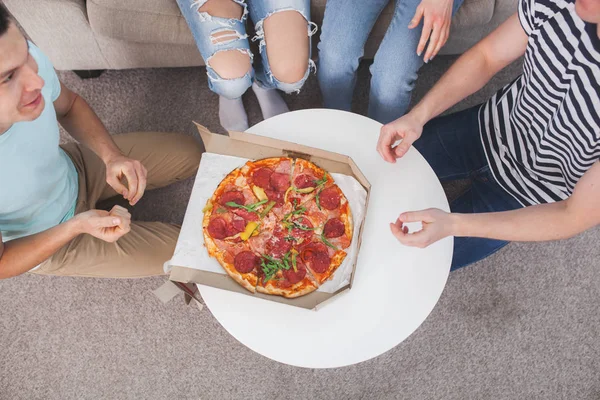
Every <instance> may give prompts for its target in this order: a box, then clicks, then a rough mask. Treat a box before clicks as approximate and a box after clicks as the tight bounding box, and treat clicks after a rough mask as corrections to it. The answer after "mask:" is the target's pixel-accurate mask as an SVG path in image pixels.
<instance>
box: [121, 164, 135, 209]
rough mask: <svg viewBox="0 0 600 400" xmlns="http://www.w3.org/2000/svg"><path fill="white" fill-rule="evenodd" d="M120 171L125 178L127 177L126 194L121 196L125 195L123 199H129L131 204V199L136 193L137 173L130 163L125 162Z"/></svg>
mask: <svg viewBox="0 0 600 400" xmlns="http://www.w3.org/2000/svg"><path fill="white" fill-rule="evenodd" d="M121 173H122V174H123V175H124V176H125V179H127V187H128V193H127V196H123V197H125V199H127V200H129V203H130V204H131V200H132V199H133V198H134V197H135V196H136V195H137V192H138V182H139V178H138V175H137V171H136V169H135V167H134V166H133V165H132V164H131V163H127V164H125V165H123V167H122V169H121Z"/></svg>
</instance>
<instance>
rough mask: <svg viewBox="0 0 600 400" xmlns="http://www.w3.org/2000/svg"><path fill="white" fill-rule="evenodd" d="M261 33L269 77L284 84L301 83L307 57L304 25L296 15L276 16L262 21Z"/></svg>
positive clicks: (282, 14)
mask: <svg viewBox="0 0 600 400" xmlns="http://www.w3.org/2000/svg"><path fill="white" fill-rule="evenodd" d="M258 25H259V26H260V24H258ZM263 29H264V41H265V47H266V52H267V59H268V62H269V67H270V70H271V74H272V75H273V77H274V78H275V79H277V80H278V81H279V82H283V83H287V84H291V83H298V82H301V81H302V80H303V79H304V77H305V76H306V72H307V70H308V63H309V61H308V60H309V57H310V48H309V47H310V46H309V44H310V40H309V34H308V22H307V21H306V19H305V18H304V16H303V15H302V14H301V13H300V12H297V11H282V12H278V13H275V14H272V15H271V16H269V17H267V18H266V19H265V20H264V22H263ZM260 30H261V28H260V27H259V28H258V31H260Z"/></svg>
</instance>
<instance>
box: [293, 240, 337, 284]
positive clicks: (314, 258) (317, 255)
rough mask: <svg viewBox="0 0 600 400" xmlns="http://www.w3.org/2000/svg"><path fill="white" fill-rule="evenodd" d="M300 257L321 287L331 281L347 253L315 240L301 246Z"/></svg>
mask: <svg viewBox="0 0 600 400" xmlns="http://www.w3.org/2000/svg"><path fill="white" fill-rule="evenodd" d="M298 255H299V257H300V260H302V262H303V263H304V264H305V265H306V267H307V269H308V270H309V271H310V273H311V274H312V275H313V276H314V277H315V279H316V280H317V282H318V283H319V285H321V284H323V282H325V281H326V280H328V279H330V278H331V276H332V275H333V273H334V272H335V271H336V270H337V269H338V267H339V266H340V265H342V262H343V261H344V259H345V258H346V252H345V251H343V250H340V249H334V248H332V247H329V246H327V245H326V244H325V243H323V242H322V241H320V240H318V239H317V238H314V239H313V241H312V242H307V243H304V244H302V245H301V246H299V248H298Z"/></svg>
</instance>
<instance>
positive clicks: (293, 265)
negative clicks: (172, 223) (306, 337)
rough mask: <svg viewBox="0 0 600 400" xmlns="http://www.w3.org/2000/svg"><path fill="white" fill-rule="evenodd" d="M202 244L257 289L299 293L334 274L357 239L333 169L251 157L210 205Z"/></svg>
mask: <svg viewBox="0 0 600 400" xmlns="http://www.w3.org/2000/svg"><path fill="white" fill-rule="evenodd" d="M202 228H203V233H204V242H205V245H206V248H207V250H208V254H209V255H210V256H211V257H214V258H215V259H217V261H218V262H219V263H220V264H221V266H222V267H223V268H224V269H225V271H226V272H227V274H229V276H230V277H231V278H233V279H234V280H235V281H236V282H237V283H239V284H240V285H241V286H243V287H244V288H246V289H247V290H249V291H250V292H252V293H255V292H259V293H265V294H270V295H278V296H283V297H287V298H295V297H299V296H303V295H305V294H308V293H311V292H313V291H315V290H317V288H319V286H320V285H322V284H323V283H324V282H326V281H327V280H329V279H331V278H332V277H333V274H334V273H335V271H336V270H337V269H338V268H339V266H340V265H341V264H342V262H343V261H344V259H345V257H346V251H345V250H346V249H347V248H348V247H350V244H351V242H352V233H353V222H352V212H351V210H350V205H349V204H348V200H347V198H346V196H344V193H343V192H342V190H341V189H340V188H339V187H338V186H337V185H336V183H335V181H334V179H333V178H332V177H331V175H330V174H329V173H327V172H326V171H325V170H323V169H322V168H319V167H318V166H317V165H315V164H314V163H312V162H309V161H306V160H304V159H301V158H289V157H276V158H266V159H262V160H256V161H248V162H247V163H246V164H245V165H244V166H242V167H241V168H237V169H235V170H233V171H231V172H230V173H229V174H228V175H227V176H226V177H225V178H224V179H223V180H222V181H221V183H220V184H219V186H218V187H217V189H216V190H215V192H214V193H213V195H212V197H211V198H210V199H209V200H208V201H207V203H206V206H205V208H204V218H203V221H202Z"/></svg>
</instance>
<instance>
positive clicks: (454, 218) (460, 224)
mask: <svg viewBox="0 0 600 400" xmlns="http://www.w3.org/2000/svg"><path fill="white" fill-rule="evenodd" d="M448 218H449V221H450V232H449V234H448V236H466V235H465V232H464V226H465V225H464V222H465V221H464V214H457V213H449V214H448Z"/></svg>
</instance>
